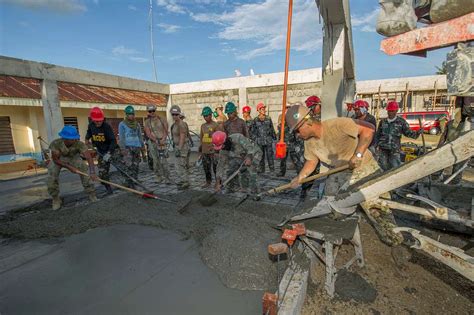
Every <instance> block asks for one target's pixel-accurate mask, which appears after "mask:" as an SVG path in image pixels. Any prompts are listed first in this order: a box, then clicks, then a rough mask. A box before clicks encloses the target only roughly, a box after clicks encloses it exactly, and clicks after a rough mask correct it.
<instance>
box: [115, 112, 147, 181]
mask: <svg viewBox="0 0 474 315" xmlns="http://www.w3.org/2000/svg"><path fill="white" fill-rule="evenodd" d="M119 145H120V149H121V150H122V154H123V156H124V160H125V163H126V165H127V169H128V171H129V175H130V176H131V177H133V178H135V179H138V171H139V165H140V154H143V152H144V150H145V147H144V143H143V136H142V127H141V126H140V124H139V123H138V121H137V120H136V119H135V109H134V108H133V106H131V105H128V106H127V107H125V119H124V120H123V121H121V122H120V124H119ZM143 155H144V154H143ZM127 186H128V187H130V188H135V183H134V182H133V180H132V179H130V178H127Z"/></svg>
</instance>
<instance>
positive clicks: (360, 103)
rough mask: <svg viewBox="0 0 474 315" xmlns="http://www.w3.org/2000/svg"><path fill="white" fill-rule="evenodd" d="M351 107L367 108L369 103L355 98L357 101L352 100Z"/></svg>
mask: <svg viewBox="0 0 474 315" xmlns="http://www.w3.org/2000/svg"><path fill="white" fill-rule="evenodd" d="M352 107H353V108H361V107H365V108H369V103H367V102H366V101H364V100H357V101H355V102H354V104H353V105H352Z"/></svg>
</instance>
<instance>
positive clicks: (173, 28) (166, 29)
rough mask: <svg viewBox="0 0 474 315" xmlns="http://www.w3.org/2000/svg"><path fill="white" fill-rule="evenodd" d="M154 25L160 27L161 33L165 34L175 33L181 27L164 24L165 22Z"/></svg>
mask: <svg viewBox="0 0 474 315" xmlns="http://www.w3.org/2000/svg"><path fill="white" fill-rule="evenodd" d="M156 26H158V27H159V28H161V29H162V30H163V33H167V34H170V33H176V32H177V31H178V30H179V29H180V28H181V26H179V25H173V24H166V23H159V24H156Z"/></svg>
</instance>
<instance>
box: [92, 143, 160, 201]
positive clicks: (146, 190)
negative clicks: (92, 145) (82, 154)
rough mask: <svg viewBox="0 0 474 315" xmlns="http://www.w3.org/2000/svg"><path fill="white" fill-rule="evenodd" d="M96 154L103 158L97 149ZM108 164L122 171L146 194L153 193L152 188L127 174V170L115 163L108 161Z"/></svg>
mask: <svg viewBox="0 0 474 315" xmlns="http://www.w3.org/2000/svg"><path fill="white" fill-rule="evenodd" d="M96 152H97V154H98V155H100V156H101V157H102V158H104V155H103V154H101V153H100V152H99V151H97V150H96ZM110 164H111V165H112V166H113V167H115V168H116V169H117V170H118V171H119V172H120V173H122V174H123V175H125V176H126V177H127V178H129V179H130V180H131V181H132V182H134V183H135V184H137V186H140V187H141V188H143V189H145V192H146V193H147V194H152V193H153V190H151V189H149V188H148V187H146V186H145V185H143V184H142V183H141V182H140V181H139V180H138V179H136V178H134V177H133V176H131V175H130V174H128V173H127V172H125V171H124V170H123V169H121V168H120V167H118V166H117V165H115V164H114V163H112V162H110Z"/></svg>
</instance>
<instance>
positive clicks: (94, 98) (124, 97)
mask: <svg viewBox="0 0 474 315" xmlns="http://www.w3.org/2000/svg"><path fill="white" fill-rule="evenodd" d="M58 93H59V99H60V100H61V101H72V102H86V103H105V104H135V105H146V104H155V105H157V106H166V104H167V102H168V96H167V95H165V94H159V93H149V92H141V91H131V90H122V89H115V88H107V87H100V86H92V85H84V84H75V83H69V82H58ZM0 97H15V98H32V99H40V98H41V86H40V80H37V79H30V78H22V77H13V76H1V75H0Z"/></svg>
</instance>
